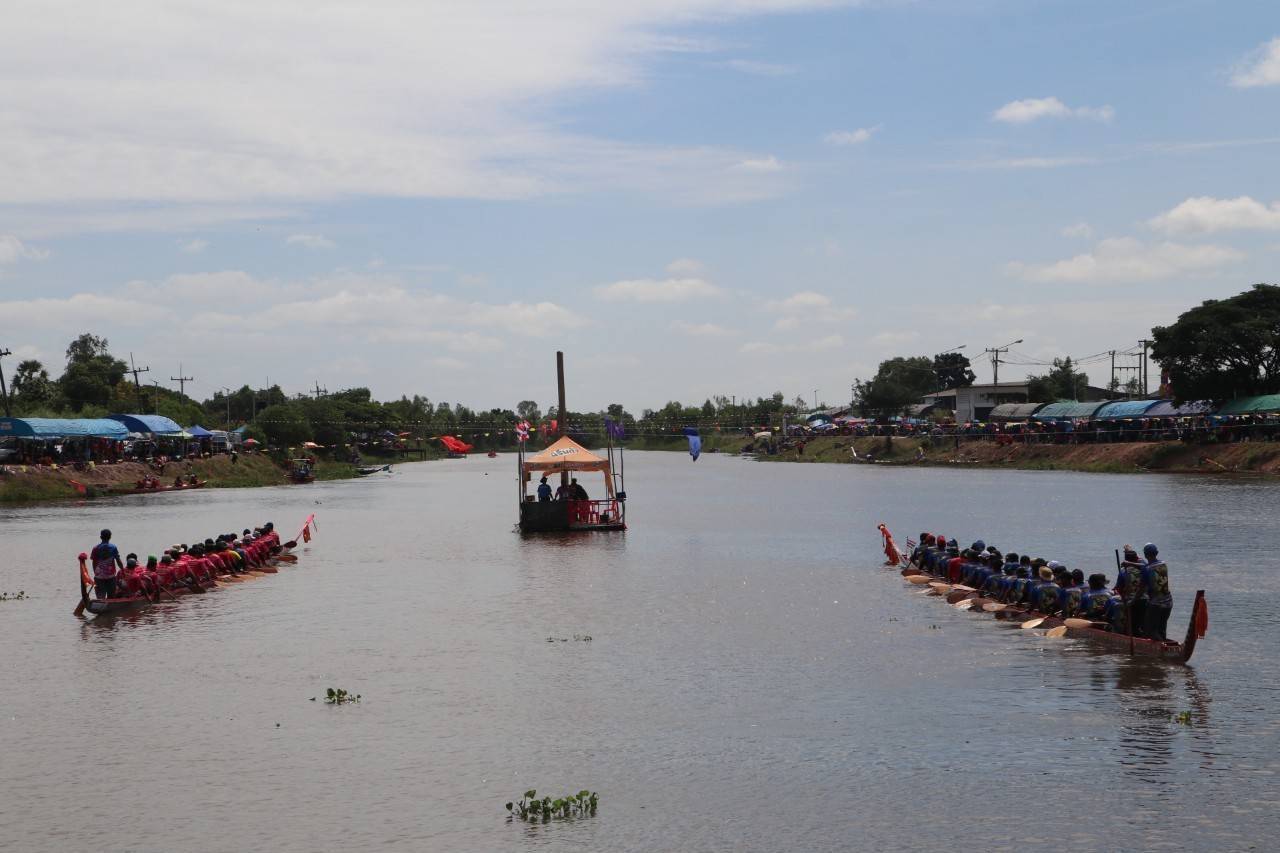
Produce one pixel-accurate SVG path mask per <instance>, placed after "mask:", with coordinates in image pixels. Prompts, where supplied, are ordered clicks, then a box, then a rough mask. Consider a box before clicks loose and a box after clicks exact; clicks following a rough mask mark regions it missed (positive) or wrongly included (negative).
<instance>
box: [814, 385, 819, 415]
mask: <svg viewBox="0 0 1280 853" xmlns="http://www.w3.org/2000/svg"><path fill="white" fill-rule="evenodd" d="M813 410H814V411H815V412H816V411H818V389H817V388H814V389H813Z"/></svg>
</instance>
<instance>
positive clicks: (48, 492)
mask: <svg viewBox="0 0 1280 853" xmlns="http://www.w3.org/2000/svg"><path fill="white" fill-rule="evenodd" d="M428 458H437V457H436V456H435V455H429V456H428ZM417 461H419V460H417V459H412V458H404V459H402V458H400V457H386V458H383V457H366V458H365V460H364V464H365V465H387V464H390V465H402V464H405V463H407V462H417ZM313 470H314V473H315V475H316V479H317V480H348V479H351V478H354V477H356V476H357V475H356V466H354V465H352V464H350V463H347V462H331V461H327V460H323V459H322V460H320V461H318V462H317V463H316V466H315V468H314V469H313ZM150 474H154V475H156V476H157V477H159V479H160V482H161V483H164V484H167V483H172V482H173V479H174V477H177V476H179V475H182V477H183V478H184V479H186V478H187V477H188V476H189V475H190V474H195V476H196V478H197V479H200V480H205V481H207V485H206V486H205V488H213V489H219V488H226V489H235V488H252V487H255V486H283V485H287V484H288V483H289V482H290V480H289V477H288V474H287V472H286V471H285V470H284V469H283V468H281V467H280V466H279V465H278V464H276V463H275V462H273V461H272V460H271V459H270V458H269V457H267V456H266V455H265V454H259V453H244V454H240V455H239V456H238V457H237V459H236V461H235V462H234V463H232V461H231V457H230V456H223V455H219V456H214V457H212V458H210V459H193V460H184V461H182V462H170V463H169V464H168V465H166V466H165V468H164V471H163V472H159V473H158V472H157V471H156V469H155V468H153V467H152V466H150V465H147V464H144V463H141V462H120V463H116V464H114V465H97V466H95V467H94V468H93V470H91V471H76V470H74V469H72V468H65V467H59V468H57V469H53V468H46V467H43V466H33V465H29V466H19V465H7V466H3V468H0V504H5V503H30V502H33V501H57V500H67V499H82V498H84V497H85V495H83V494H81V492H80V490H79V489H78V488H77V487H76V485H75V484H76V483H79V484H81V485H82V486H85V487H86V488H87V489H88V490H89V492H90V493H91V494H92V493H96V494H99V495H101V494H105V493H108V492H110V491H112V490H113V489H115V488H120V487H127V486H129V485H132V484H133V483H136V482H137V481H138V480H141V479H142V478H143V477H145V476H147V475H150Z"/></svg>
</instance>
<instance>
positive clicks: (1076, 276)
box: [1005, 237, 1244, 284]
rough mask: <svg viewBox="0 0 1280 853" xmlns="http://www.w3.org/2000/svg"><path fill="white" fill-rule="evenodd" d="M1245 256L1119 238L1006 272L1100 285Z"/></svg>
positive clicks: (1205, 267)
mask: <svg viewBox="0 0 1280 853" xmlns="http://www.w3.org/2000/svg"><path fill="white" fill-rule="evenodd" d="M1243 257H1244V255H1243V253H1241V252H1238V251H1236V250H1235V249H1231V248H1227V247H1225V246H1214V245H1194V246H1192V245H1185V244H1182V243H1168V242H1166V243H1153V244H1146V243H1142V242H1140V241H1138V240H1135V239H1133V238H1132V237H1117V238H1112V239H1108V240H1102V241H1100V242H1099V243H1098V244H1097V246H1096V247H1095V248H1094V250H1093V251H1092V252H1086V253H1084V254H1080V255H1076V256H1075V257H1072V258H1067V259H1065V260H1061V261H1056V262H1053V263H1045V264H1028V263H1023V262H1021V261H1012V262H1010V263H1009V264H1007V265H1006V267H1005V269H1006V271H1007V272H1008V273H1009V274H1011V275H1015V276H1018V277H1019V278H1023V279H1025V280H1027V281H1038V282H1065V283H1073V284H1098V283H1109V282H1137V281H1151V280H1154V279H1163V278H1174V277H1176V276H1181V275H1187V274H1189V273H1196V272H1200V273H1204V272H1211V271H1213V270H1216V269H1218V268H1219V267H1222V266H1225V265H1227V264H1231V263H1234V262H1236V261H1239V260H1241V259H1242V258H1243Z"/></svg>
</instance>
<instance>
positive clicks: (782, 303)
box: [765, 290, 831, 311]
mask: <svg viewBox="0 0 1280 853" xmlns="http://www.w3.org/2000/svg"><path fill="white" fill-rule="evenodd" d="M830 304H831V298H830V297H828V296H824V295H823V294H821V293H817V292H815V291H812V290H802V291H800V292H799V293H793V294H791V295H790V296H788V297H787V298H786V299H780V300H769V301H768V302H766V303H765V307H766V308H768V309H769V310H770V311H810V310H813V309H821V308H826V307H827V306H828V305H830Z"/></svg>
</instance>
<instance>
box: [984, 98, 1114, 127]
mask: <svg viewBox="0 0 1280 853" xmlns="http://www.w3.org/2000/svg"><path fill="white" fill-rule="evenodd" d="M1115 114H1116V111H1115V110H1114V109H1113V108H1112V107H1110V106H1102V107H1074V108H1073V107H1069V106H1067V105H1066V104H1064V103H1063V102H1062V101H1060V100H1058V99H1057V98H1054V97H1049V98H1026V99H1024V100H1021V101H1010V102H1009V103H1007V104H1005V105H1004V106H1003V107H1001V108H1000V109H998V110H996V111H995V112H993V113H992V114H991V118H992V119H993V120H994V121H1001V122H1004V123H1005V124H1027V123H1029V122H1033V121H1036V120H1038V119H1042V118H1083V119H1092V120H1093V121H1104V122H1106V121H1111V119H1113V118H1115Z"/></svg>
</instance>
